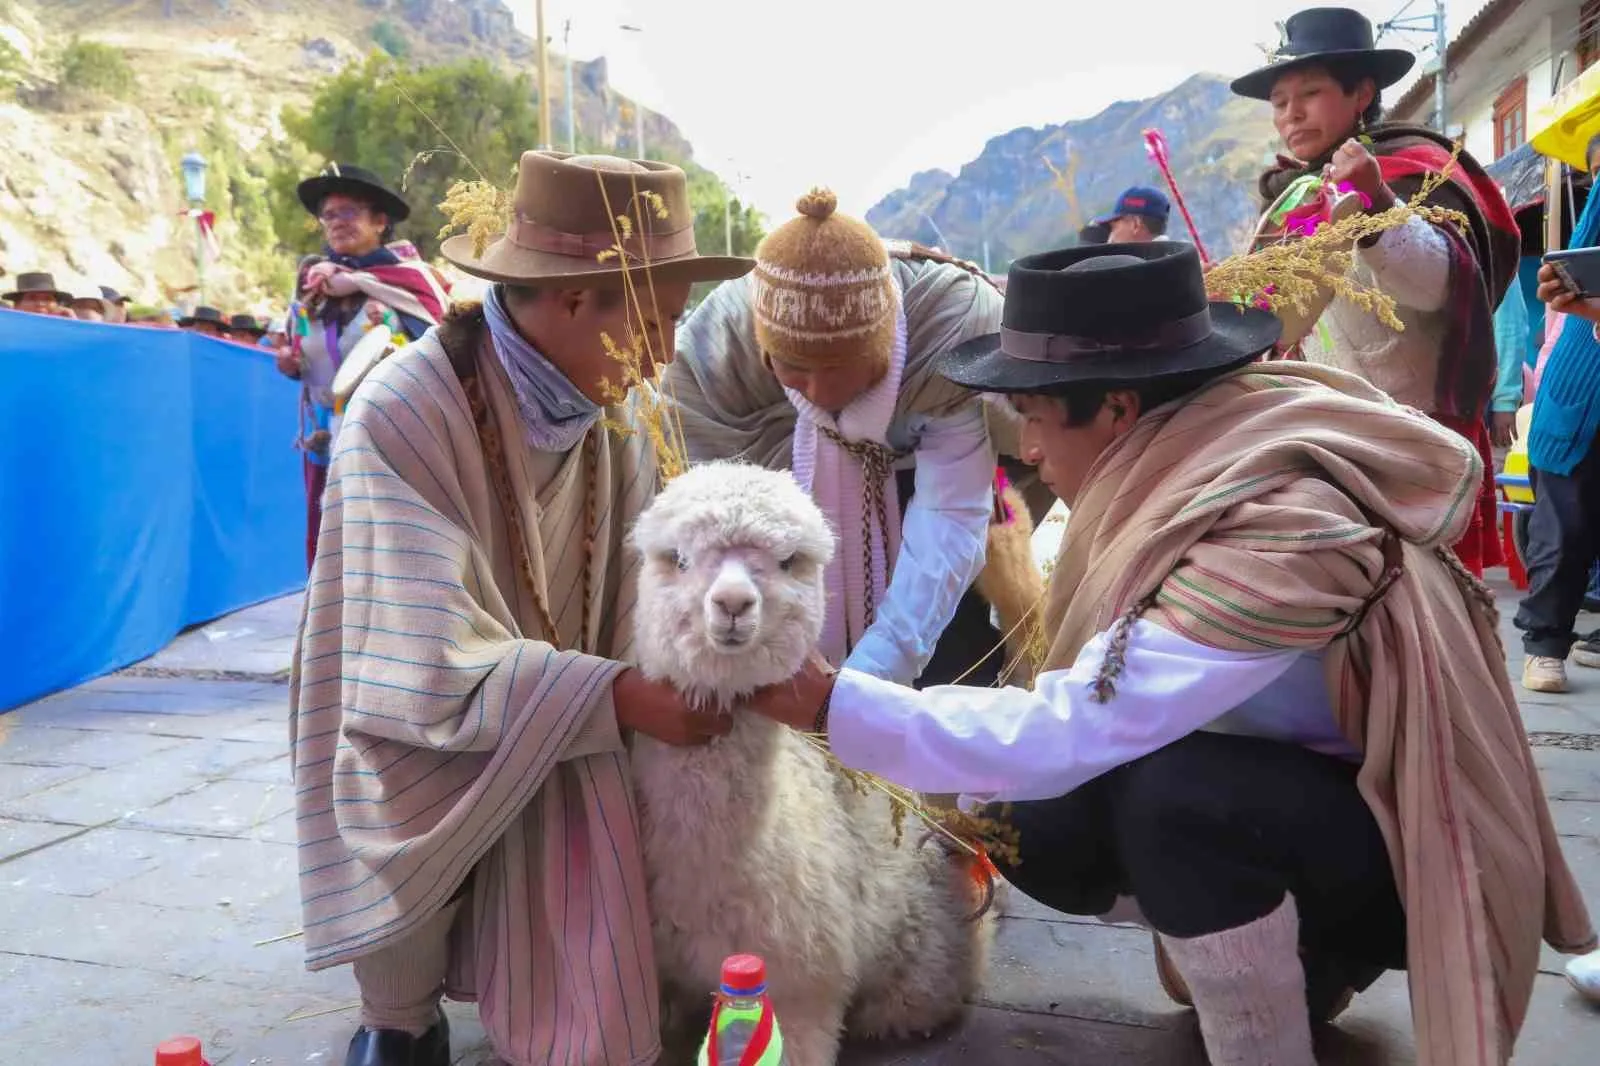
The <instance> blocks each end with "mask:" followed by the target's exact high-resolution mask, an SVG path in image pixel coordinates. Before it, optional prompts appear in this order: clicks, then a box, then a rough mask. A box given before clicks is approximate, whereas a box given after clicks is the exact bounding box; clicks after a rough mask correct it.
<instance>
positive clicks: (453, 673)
mask: <svg viewBox="0 0 1600 1066" xmlns="http://www.w3.org/2000/svg"><path fill="white" fill-rule="evenodd" d="M620 214H627V215H628V216H630V217H631V218H632V219H633V224H632V232H631V234H630V235H629V236H627V238H626V239H624V240H622V241H621V242H620V244H621V252H622V254H621V255H618V254H615V253H614V252H613V253H612V254H610V255H607V254H606V253H607V251H608V249H611V248H612V246H613V245H614V244H616V243H618V242H617V239H616V234H615V233H614V231H613V221H612V220H613V218H614V216H616V215H620ZM443 251H444V255H445V257H446V258H447V259H449V260H450V261H451V262H452V263H454V264H455V265H456V266H458V267H460V268H461V269H462V270H464V271H466V272H467V273H469V274H473V275H476V276H478V277H482V278H485V279H488V280H489V281H492V282H494V283H495V284H494V286H493V287H492V288H491V289H490V290H489V292H488V296H487V298H486V299H485V301H484V303H483V304H482V306H470V307H458V308H456V309H454V310H453V311H452V312H451V313H450V314H449V315H448V316H447V317H446V319H445V320H444V321H443V322H442V323H441V324H440V325H439V326H438V327H436V328H435V329H433V330H430V331H429V332H428V333H427V334H426V335H425V336H423V337H422V339H421V340H419V341H417V342H416V343H414V344H412V345H410V346H409V347H407V348H404V349H402V350H401V351H399V352H397V353H395V354H394V355H392V356H390V357H389V358H387V359H385V360H384V361H382V362H381V363H379V364H378V365H377V367H376V368H374V369H373V370H372V371H371V373H369V374H368V375H367V377H366V378H365V379H364V380H363V381H362V383H361V384H360V386H359V387H358V388H357V390H356V392H355V395H354V397H353V398H352V400H351V402H350V406H349V408H348V410H347V413H346V417H345V422H344V425H343V427H342V429H341V431H340V436H339V439H338V442H337V444H336V446H335V449H334V454H333V463H332V467H331V470H330V474H329V477H328V488H327V496H326V500H325V508H324V515H323V520H322V527H321V531H320V536H319V538H318V544H317V552H316V558H315V561H314V563H313V567H312V573H311V584H310V591H309V594H308V601H307V605H306V613H305V622H304V625H303V627H302V637H301V642H300V646H299V648H298V651H297V655H296V657H295V665H294V678H293V688H292V691H293V696H292V701H293V712H292V725H291V729H292V732H293V735H294V737H295V784H296V790H297V795H298V807H299V819H298V825H299V827H300V851H301V857H300V869H301V870H302V871H303V872H302V874H301V882H300V884H301V892H302V899H303V903H304V911H305V914H304V918H305V943H306V955H307V965H308V967H309V968H311V969H313V970H317V969H323V968H325V967H329V966H334V965H337V964H340V963H346V962H348V963H353V964H354V969H355V976H356V980H357V983H358V984H359V985H360V986H361V1004H362V1014H361V1028H360V1029H359V1030H358V1031H357V1033H356V1035H355V1038H354V1039H353V1040H352V1041H351V1044H350V1048H349V1051H348V1054H347V1057H346V1060H345V1061H346V1063H347V1066H400V1064H406V1066H447V1064H448V1063H449V1062H450V1053H449V1036H448V1032H447V1026H446V1023H445V1019H444V1017H443V1015H442V1014H441V1013H440V1011H439V998H440V995H441V994H442V993H443V992H444V991H445V989H446V988H448V990H449V992H450V994H451V995H452V996H453V997H460V998H465V999H471V1000H476V1001H477V1002H478V1003H479V1005H480V1008H479V1009H480V1012H481V1015H482V1018H483V1024H484V1028H485V1029H486V1030H487V1031H488V1034H489V1039H490V1041H491V1042H492V1043H493V1045H494V1050H495V1052H496V1053H497V1054H498V1055H499V1057H500V1058H501V1059H502V1060H503V1061H505V1062H507V1063H510V1064H511V1066H534V1064H536V1063H537V1064H544V1063H548V1062H554V1061H559V1062H566V1063H571V1064H593V1066H602V1064H606V1066H611V1064H631V1063H638V1064H645V1063H652V1062H654V1061H655V1059H656V1057H657V1055H658V1054H659V1051H660V1043H659V1033H658V1029H659V1024H658V1012H657V992H656V984H655V980H656V979H655V965H654V960H653V957H652V954H651V947H650V945H651V931H650V923H649V917H648V911H647V903H646V898H645V883H644V876H643V869H642V864H641V860H640V856H639V847H638V840H637V835H636V834H637V830H636V820H635V815H634V811H633V808H632V802H633V801H632V790H631V785H630V782H629V778H628V764H627V758H626V754H625V749H624V746H623V735H624V732H625V731H626V730H630V729H637V730H641V731H643V732H645V733H648V734H649V735H651V736H654V737H657V738H659V739H661V740H664V741H667V742H668V743H674V744H698V743H703V742H705V741H706V740H708V739H710V738H711V737H712V736H714V735H716V734H718V733H720V732H722V731H724V730H725V728H726V726H725V723H719V722H718V720H717V719H716V718H715V717H714V716H702V715H700V714H697V713H694V712H692V711H691V710H690V709H689V707H688V706H686V705H685V703H684V702H683V700H682V699H681V698H680V697H679V696H678V695H677V693H676V692H674V691H673V690H671V689H670V688H669V687H666V686H662V685H657V684H654V683H651V682H648V681H645V680H644V679H643V678H642V677H640V675H639V674H638V673H637V672H635V671H633V670H632V669H630V668H629V667H628V666H627V665H626V661H627V659H628V658H629V654H630V643H631V636H632V628H633V624H632V611H633V591H632V582H631V580H629V575H628V574H627V572H626V569H625V567H624V565H623V559H624V551H623V539H624V537H625V535H626V533H627V531H628V529H629V528H630V526H631V525H632V523H633V520H634V518H635V517H636V516H637V515H638V514H639V512H640V511H641V510H642V509H643V508H644V506H645V504H646V503H647V502H648V501H649V499H650V497H651V496H652V495H653V494H654V492H655V489H656V484H657V473H656V458H655V456H654V454H653V452H652V451H651V446H650V444H649V435H648V434H646V433H635V434H631V435H628V436H626V437H623V436H620V435H618V434H615V433H611V432H609V431H608V430H607V429H606V423H607V422H608V421H615V422H623V423H627V422H628V421H629V420H630V417H631V416H630V414H629V412H628V410H627V409H624V408H620V407H614V406H608V405H609V403H610V400H609V399H608V397H610V396H613V395H614V393H613V392H612V391H611V390H612V389H614V388H616V387H618V386H621V385H622V384H623V375H622V369H623V368H622V367H621V366H620V364H618V363H617V362H616V361H615V360H614V359H612V358H611V357H610V356H609V355H608V354H607V352H606V349H605V347H604V345H603V343H602V339H601V337H602V334H608V335H609V336H610V337H612V338H614V339H615V340H616V341H617V342H618V343H626V342H628V341H632V342H633V343H634V344H635V345H637V346H638V347H639V348H640V349H641V350H643V351H644V352H646V353H647V358H653V359H666V358H669V357H670V353H671V352H672V351H673V333H674V329H675V327H676V324H677V321H678V318H679V316H680V315H681V314H682V313H683V308H684V304H685V303H686V302H687V300H688V297H689V287H690V285H691V284H692V283H694V282H697V281H716V280H722V279H726V278H731V277H735V276H737V275H739V274H742V273H744V272H745V271H747V270H749V269H750V267H751V263H750V261H749V260H745V259H733V258H716V257H702V256H699V255H697V254H696V252H695V246H694V212H693V210H692V209H691V208H690V205H689V196H688V186H687V183H686V180H685V177H684V174H683V171H681V170H679V169H678V168H677V167H673V166H668V165H666V164H663V163H654V162H645V161H640V162H632V161H628V160H623V159H617V158H613V157H609V156H579V157H574V156H569V155H566V154H563V153H556V152H527V153H525V154H524V155H523V157H522V162H521V168H520V171H519V174H518V178H517V188H516V194H515V208H514V211H513V214H512V217H511V218H510V219H509V220H508V224H507V227H506V230H505V233H504V235H503V236H501V237H500V238H499V239H497V240H494V241H492V242H490V243H489V244H488V245H487V246H486V247H482V248H478V247H475V246H474V241H473V239H472V238H470V237H467V236H458V237H453V238H451V239H450V240H448V241H446V242H445V244H444V249H443ZM646 263H648V264H649V271H650V280H651V283H650V284H648V285H647V284H645V283H644V269H645V266H646ZM625 271H627V272H629V273H630V274H631V277H632V278H633V279H634V280H637V281H638V282H639V285H638V287H637V288H636V289H635V290H634V291H635V293H636V294H637V298H638V300H639V301H640V304H642V306H640V307H638V308H637V309H636V310H635V312H634V313H633V314H630V313H629V312H630V302H631V301H626V300H625V298H624V296H625V292H624V284H625V279H624V272H625Z"/></svg>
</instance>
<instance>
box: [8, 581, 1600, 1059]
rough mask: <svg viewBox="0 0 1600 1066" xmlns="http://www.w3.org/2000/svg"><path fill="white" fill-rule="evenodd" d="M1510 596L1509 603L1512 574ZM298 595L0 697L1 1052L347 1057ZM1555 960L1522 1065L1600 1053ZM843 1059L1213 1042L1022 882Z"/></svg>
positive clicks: (1132, 950) (1586, 829)
mask: <svg viewBox="0 0 1600 1066" xmlns="http://www.w3.org/2000/svg"><path fill="white" fill-rule="evenodd" d="M1500 599H1501V604H1502V607H1506V608H1509V607H1510V606H1512V605H1514V599H1513V597H1512V596H1511V595H1510V594H1509V592H1508V591H1507V590H1502V594H1501V597H1500ZM297 610H298V603H297V601H296V600H293V599H289V600H279V601H276V602H273V603H269V604H264V605H262V606H259V607H256V608H252V609H250V610H246V611H242V612H240V613H239V614H236V615H233V616H231V617H229V618H226V619H222V620H220V621H218V622H216V623H213V624H212V625H210V626H206V627H203V628H201V629H199V630H195V631H192V632H190V633H187V634H185V635H184V636H183V637H181V638H180V639H179V640H178V641H176V642H175V643H174V644H173V645H172V646H171V647H170V648H169V649H167V650H166V651H165V652H163V653H162V654H160V655H158V656H156V657H155V658H154V659H152V660H149V661H147V662H146V663H143V664H140V666H139V667H137V668H134V669H133V670H130V671H125V672H123V673H121V674H118V675H114V676H111V677H107V678H103V679H101V680H98V681H95V682H93V683H91V684H87V685H84V686H82V687H80V688H77V689H74V690H72V691H69V692H64V693H60V694H57V695H55V696H51V697H49V698H47V699H44V700H40V701H39V702H37V703H34V704H31V705H29V706H26V707H23V708H20V709H19V710H17V711H15V712H12V713H10V714H5V715H0V899H3V901H4V904H3V906H0V986H3V987H4V989H5V995H4V1002H5V1009H4V1010H0V1048H5V1049H7V1050H6V1051H5V1052H3V1053H0V1059H5V1060H7V1061H13V1062H20V1061H22V1060H23V1059H24V1058H25V1059H26V1060H27V1061H37V1062H83V1063H94V1064H96V1066H124V1064H127V1066H146V1064H148V1063H149V1062H150V1061H151V1060H152V1049H153V1048H154V1046H155V1044H156V1043H157V1042H158V1041H159V1040H161V1039H163V1038H165V1037H167V1036H171V1035H175V1034H179V1033H192V1034H194V1035H197V1036H199V1037H201V1038H202V1039H203V1040H204V1041H205V1044H206V1047H207V1049H208V1053H209V1057H210V1059H211V1061H212V1062H213V1063H214V1064H215V1066H224V1064H226V1066H244V1064H252V1066H254V1064H263V1066H264V1064H274V1063H276V1064H284V1063H316V1064H323V1066H338V1064H339V1063H341V1062H342V1061H343V1051H344V1045H345V1042H346V1041H347V1040H348V1038H349V1034H350V1031H351V1029H352V1028H353V1026H354V1024H355V1020H354V1019H355V1014H354V1011H353V1010H352V1006H353V1003H354V1000H355V989H354V984H353V982H352V980H351V978H350V976H349V973H348V971H347V970H344V969H340V970H335V971H332V972H323V973H319V974H308V973H306V972H305V970H304V969H303V968H302V966H301V962H300V946H299V944H298V942H297V941H296V940H295V939H292V937H291V938H288V939H285V936H286V935H289V934H293V933H294V931H295V930H296V929H297V927H298V925H299V907H298V900H297V896H296V890H295V881H294V871H295V855H294V820H293V814H292V813H291V809H292V806H293V800H292V789H291V787H290V783H289V767H288V760H287V755H286V750H285V749H286V734H285V725H284V719H285V715H286V707H287V690H286V688H285V686H284V684H283V683H282V680H281V675H282V672H283V670H284V669H285V668H286V666H287V663H288V654H289V648H290V645H291V641H292V638H293V632H294V627H295V622H296V611H297ZM1508 614H1509V611H1508ZM1506 632H1507V634H1508V636H1509V635H1510V632H1511V631H1510V628H1509V623H1507V625H1506ZM1507 643H1508V646H1509V647H1515V646H1516V645H1515V642H1514V641H1511V640H1508V642H1507ZM1573 680H1574V682H1575V684H1576V686H1577V687H1576V691H1574V692H1573V693H1571V694H1569V695H1565V696H1532V695H1528V696H1526V697H1525V698H1524V700H1523V711H1524V715H1525V717H1526V720H1527V725H1528V729H1529V731H1530V733H1531V734H1533V738H1534V740H1535V743H1536V745H1537V746H1536V750H1535V754H1536V757H1537V759H1538V763H1539V765H1540V767H1541V768H1542V769H1543V772H1544V775H1545V785H1546V788H1547V790H1548V792H1549V794H1550V796H1551V798H1552V799H1553V800H1554V801H1555V803H1554V808H1555V818H1556V824H1557V826H1558V827H1559V829H1560V832H1561V833H1562V835H1563V838H1564V843H1565V846H1566V849H1567V855H1568V857H1569V859H1570V861H1571V862H1572V864H1573V866H1574V867H1575V868H1576V870H1577V874H1578V878H1579V880H1580V882H1581V883H1582V884H1583V885H1584V887H1585V889H1586V890H1587V891H1588V893H1589V898H1590V899H1591V900H1593V901H1595V902H1596V903H1597V904H1600V672H1595V671H1586V670H1581V669H1575V670H1574V671H1573ZM1561 962H1562V960H1561V959H1560V958H1559V957H1557V956H1555V955H1554V954H1553V953H1550V952H1548V951H1547V952H1546V956H1545V959H1544V963H1543V966H1542V967H1541V973H1540V975H1539V978H1538V986H1537V989H1536V991H1535V996H1534V1002H1533V1007H1532V1011H1531V1013H1530V1017H1529V1019H1528V1024H1527V1027H1526V1029H1525V1030H1524V1034H1523V1038H1522V1041H1521V1044H1520V1045H1519V1048H1518V1051H1519V1053H1518V1055H1517V1058H1516V1060H1515V1061H1516V1062H1517V1063H1518V1064H1522V1066H1557V1064H1562V1066H1569V1064H1573V1063H1578V1062H1584V1061H1589V1062H1593V1061H1595V1060H1594V1051H1593V1047H1594V1045H1595V1044H1596V1042H1600V1008H1594V1007H1590V1006H1588V1005H1587V1004H1585V1003H1583V1001H1581V1000H1580V999H1579V998H1578V997H1577V995H1576V994H1575V993H1573V992H1572V991H1571V990H1570V989H1569V988H1568V986H1567V985H1566V983H1565V982H1564V980H1563V979H1562V977H1561V976H1560V973H1561ZM450 1009H451V1018H452V1023H453V1026H454V1029H455V1034H456V1040H455V1046H456V1048H457V1049H458V1061H459V1062H460V1063H465V1064H469V1066H485V1064H487V1063H489V1062H491V1061H492V1057H491V1056H490V1055H489V1054H488V1053H487V1052H486V1051H485V1050H484V1049H483V1047H482V1030H481V1029H480V1028H479V1027H478V1025H477V1023H476V1021H475V1020H474V1018H473V1014H472V1011H471V1009H470V1008H463V1007H460V1006H452V1007H451V1008H450ZM1408 1030H1409V1012H1408V1008H1407V1004H1406V997H1405V986H1404V982H1403V980H1402V979H1401V978H1400V977H1399V975H1389V976H1388V977H1386V978H1384V979H1383V980H1382V981H1381V982H1379V984H1377V985H1375V986H1374V987H1373V989H1372V990H1371V991H1369V992H1368V993H1367V994H1366V995H1363V996H1361V997H1359V998H1358V999H1357V1000H1356V1002H1355V1005H1354V1006H1353V1007H1352V1009H1351V1010H1350V1012H1349V1013H1348V1014H1346V1015H1345V1016H1344V1017H1342V1018H1341V1019H1340V1022H1339V1025H1338V1026H1337V1028H1335V1029H1333V1030H1331V1031H1330V1032H1329V1033H1328V1034H1327V1036H1326V1039H1325V1040H1324V1044H1323V1048H1322V1061H1323V1063H1324V1064H1325V1066H1328V1064H1356V1063H1363V1064H1366V1063H1372V1064H1384V1066H1402V1064H1407V1063H1412V1062H1414V1061H1415V1056H1414V1053H1413V1051H1412V1047H1411V1040H1410V1036H1409V1032H1408ZM1585 1047H1588V1048H1589V1049H1590V1050H1589V1051H1587V1052H1585V1051H1583V1050H1582V1049H1583V1048H1585ZM844 1061H845V1062H846V1063H847V1064H849V1066H891V1064H904V1066H912V1064H925V1066H931V1064H951V1066H954V1064H957V1063H961V1064H963V1066H964V1064H968V1063H981V1064H984V1066H989V1064H999V1066H1043V1064H1056V1063H1094V1064H1104V1063H1112V1064H1115V1063H1152V1064H1157V1066H1204V1055H1203V1054H1202V1053H1201V1050H1200V1047H1199V1042H1198V1037H1197V1035H1196V1030H1195V1026H1194V1022H1193V1016H1192V1015H1191V1014H1190V1013H1188V1012H1186V1011H1181V1010H1177V1009H1174V1007H1173V1006H1172V1005H1171V1004H1170V1003H1168V1002H1167V1001H1166V1000H1165V998H1164V997H1163V996H1162V994H1161V991H1160V989H1159V987H1158V986H1157V984H1156V981H1155V977H1154V970H1153V966H1152V962H1151V946H1150V938H1149V936H1148V934H1146V933H1144V932H1142V931H1140V930H1137V929H1131V928H1124V927H1112V926H1106V925H1102V924H1100V923H1098V922H1095V921H1092V920H1087V921H1086V920H1079V919H1070V918H1064V917H1062V916H1060V915H1056V914H1053V913H1051V912H1049V911H1046V910H1045V909H1043V908H1042V907H1039V906H1038V905H1036V904H1033V903H1031V902H1030V901H1028V900H1026V899H1019V900H1017V901H1016V902H1014V903H1013V905H1012V907H1011V910H1010V913H1009V914H1008V915H1007V916H1006V917H1005V918H1004V919H1003V925H1002V931H1001V934H1000V939H999V943H998V945H997V948H996V951H995V953H994V961H993V965H992V969H991V972H990V974H989V977H988V980H987V983H986V986H985V988H984V992H983V996H982V1001H981V1003H980V1005H979V1006H977V1007H976V1008H975V1009H974V1010H973V1012H972V1014H971V1015H970V1017H969V1018H968V1020H967V1021H966V1022H965V1023H964V1024H963V1025H962V1026H961V1027H960V1028H958V1029H957V1030H955V1031H954V1032H951V1033H948V1034H945V1035H944V1036H943V1037H941V1038H939V1039H936V1040H934V1041H932V1042H929V1043H925V1044H921V1045H915V1046H910V1047H904V1048H876V1049H855V1050H852V1051H850V1052H849V1053H847V1055H846V1057H845V1060H844Z"/></svg>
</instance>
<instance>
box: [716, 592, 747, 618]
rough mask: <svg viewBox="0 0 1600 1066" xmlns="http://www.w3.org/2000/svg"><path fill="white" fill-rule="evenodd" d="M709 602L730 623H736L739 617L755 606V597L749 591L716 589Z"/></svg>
mask: <svg viewBox="0 0 1600 1066" xmlns="http://www.w3.org/2000/svg"><path fill="white" fill-rule="evenodd" d="M711 602H712V603H714V604H716V605H717V609H718V610H720V611H721V612H722V613H723V614H725V615H727V616H728V619H729V620H730V621H734V622H737V621H738V620H739V617H740V616H741V615H743V614H744V613H745V612H746V611H748V610H750V608H752V607H754V606H755V605H756V596H755V593H754V592H753V591H751V590H750V589H741V588H727V589H718V590H717V591H716V592H714V593H713V594H712V596H711Z"/></svg>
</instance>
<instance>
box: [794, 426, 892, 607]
mask: <svg viewBox="0 0 1600 1066" xmlns="http://www.w3.org/2000/svg"><path fill="white" fill-rule="evenodd" d="M817 429H818V430H819V431H820V432H821V433H822V435H823V436H824V437H827V438H828V439H829V440H830V441H832V442H833V443H834V444H836V445H838V446H839V447H840V448H841V449H843V450H844V452H845V453H846V454H848V455H849V456H851V457H852V458H853V459H855V461H856V462H858V463H860V464H861V477H862V480H863V481H864V482H865V483H866V496H867V500H866V502H867V507H866V508H865V509H863V510H862V512H861V555H862V562H863V564H864V569H863V571H862V572H863V573H864V574H866V588H865V590H864V593H863V594H864V597H865V600H866V611H865V612H864V615H863V617H864V619H865V621H864V624H865V625H868V626H870V625H872V623H873V621H874V620H876V618H877V615H878V604H877V594H876V593H875V592H874V591H873V587H874V585H875V583H876V577H877V572H876V571H877V568H876V567H875V566H873V563H872V520H873V518H874V517H876V518H877V520H878V533H879V535H880V536H881V537H882V538H883V557H884V562H885V564H886V565H887V563H888V559H889V501H888V496H887V493H888V484H889V479H890V478H891V477H893V476H894V464H895V463H897V462H899V461H900V460H901V459H903V458H905V456H906V455H907V454H908V453H906V452H897V451H895V450H894V449H893V448H890V447H889V446H887V445H884V444H879V443H877V442H876V441H870V440H846V439H845V438H844V437H842V436H841V435H840V434H839V433H838V432H836V431H835V430H832V429H829V428H828V427H827V426H818V427H817ZM884 583H885V584H887V583H888V575H887V574H885V575H884Z"/></svg>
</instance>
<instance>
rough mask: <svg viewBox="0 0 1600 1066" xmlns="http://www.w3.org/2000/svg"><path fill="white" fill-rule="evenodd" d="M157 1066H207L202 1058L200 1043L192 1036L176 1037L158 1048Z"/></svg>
mask: <svg viewBox="0 0 1600 1066" xmlns="http://www.w3.org/2000/svg"><path fill="white" fill-rule="evenodd" d="M156 1066H206V1060H205V1059H203V1058H201V1057H200V1041H199V1039H198V1038H196V1037H192V1036H175V1037H173V1038H172V1039H171V1040H163V1041H162V1042H161V1043H160V1044H159V1045H157V1046H156Z"/></svg>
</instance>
